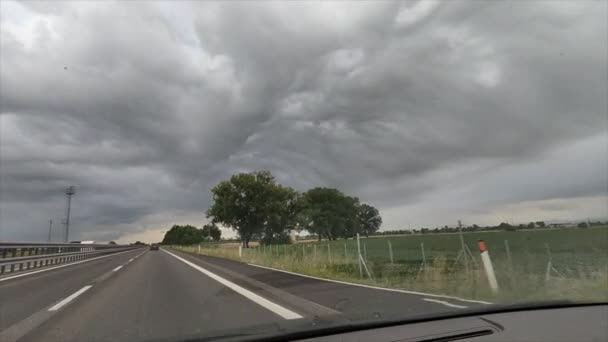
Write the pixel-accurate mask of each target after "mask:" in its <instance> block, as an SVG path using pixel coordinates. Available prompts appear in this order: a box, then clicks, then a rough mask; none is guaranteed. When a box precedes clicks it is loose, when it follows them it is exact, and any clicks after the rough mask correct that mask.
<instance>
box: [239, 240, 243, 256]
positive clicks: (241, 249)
mask: <svg viewBox="0 0 608 342" xmlns="http://www.w3.org/2000/svg"><path fill="white" fill-rule="evenodd" d="M242 258H243V245H242V244H240V245H239V259H242Z"/></svg>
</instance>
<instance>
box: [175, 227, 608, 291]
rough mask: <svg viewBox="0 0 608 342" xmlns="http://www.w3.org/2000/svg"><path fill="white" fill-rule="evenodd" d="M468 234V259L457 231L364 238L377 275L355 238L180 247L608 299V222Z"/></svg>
mask: <svg viewBox="0 0 608 342" xmlns="http://www.w3.org/2000/svg"><path fill="white" fill-rule="evenodd" d="M463 237H464V241H465V244H466V246H467V247H468V248H469V249H470V250H471V252H472V254H471V255H470V256H469V258H467V263H468V265H466V264H465V262H464V259H463V257H462V256H460V257H459V255H460V254H461V252H460V251H461V244H460V239H459V235H458V234H438V235H411V236H397V237H390V238H384V237H377V238H368V239H366V238H361V239H360V243H361V254H362V255H363V258H364V260H365V264H366V266H367V267H368V269H369V272H370V274H371V277H369V276H368V275H367V274H366V272H365V271H363V272H360V271H359V263H358V260H357V255H358V252H357V251H358V249H357V245H356V240H355V239H349V240H338V241H321V242H310V243H299V244H291V245H288V244H283V245H259V246H257V247H255V248H248V249H247V248H243V249H241V256H240V257H239V245H238V244H234V243H232V244H201V246H200V249H199V246H198V245H194V246H179V247H177V248H179V249H182V250H185V251H189V252H194V253H201V254H205V255H210V256H217V257H224V258H231V259H234V260H240V261H243V262H247V263H252V264H257V265H262V266H268V267H273V268H277V269H282V270H287V271H292V272H297V273H302V274H307V275H312V276H317V277H322V278H327V279H336V280H344V281H350V282H357V283H364V284H370V285H376V286H382V287H389V288H399V289H405V290H411V291H421V292H427V293H435V294H445V295H452V296H459V297H464V298H469V299H481V300H488V301H491V302H505V303H513V302H524V301H534V300H561V299H568V300H580V301H608V253H607V252H606V251H607V250H608V228H607V227H598V228H592V229H577V228H570V229H554V230H531V231H530V230H528V231H518V232H477V233H464V234H463ZM479 239H483V240H485V241H486V242H487V245H488V249H489V253H490V256H491V259H492V261H493V264H494V269H495V271H496V275H497V278H498V283H499V286H500V289H499V291H498V293H496V294H494V293H493V292H492V291H491V290H490V288H489V286H488V280H487V278H486V275H485V272H484V270H483V268H482V267H481V266H480V258H479V253H478V250H477V248H476V242H477V240H479ZM389 241H390V248H391V249H392V254H393V258H392V259H393V260H392V262H391V258H390V252H389V251H390V249H389ZM505 241H506V242H505ZM507 248H508V250H509V252H507ZM423 250H424V256H423ZM467 268H468V272H467Z"/></svg>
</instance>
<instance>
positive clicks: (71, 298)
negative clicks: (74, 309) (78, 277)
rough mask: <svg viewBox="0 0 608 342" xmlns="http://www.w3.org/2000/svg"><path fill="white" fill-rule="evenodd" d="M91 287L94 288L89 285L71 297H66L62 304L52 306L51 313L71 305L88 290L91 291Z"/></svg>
mask: <svg viewBox="0 0 608 342" xmlns="http://www.w3.org/2000/svg"><path fill="white" fill-rule="evenodd" d="M91 287H93V286H92V285H87V286H85V287H83V288H81V289H80V290H78V291H76V292H74V293H72V294H71V295H69V296H68V297H66V298H65V299H64V300H62V301H61V302H59V303H57V304H55V305H53V306H51V307H50V308H49V311H57V310H59V309H61V308H62V307H63V306H65V305H67V304H69V303H70V302H71V301H73V300H74V299H75V298H76V297H78V296H80V295H81V294H83V293H85V292H86V291H87V290H88V289H90V288H91Z"/></svg>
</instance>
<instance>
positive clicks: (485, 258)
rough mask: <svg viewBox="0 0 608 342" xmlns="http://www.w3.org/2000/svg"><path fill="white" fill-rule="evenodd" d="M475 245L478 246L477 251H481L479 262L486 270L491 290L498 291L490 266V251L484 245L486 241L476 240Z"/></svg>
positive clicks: (494, 275)
mask: <svg viewBox="0 0 608 342" xmlns="http://www.w3.org/2000/svg"><path fill="white" fill-rule="evenodd" d="M477 245H478V246H479V252H480V253H481V262H482V263H483V268H484V269H485V271H486V276H487V277H488V283H489V284H490V288H491V289H492V292H494V293H497V292H498V282H497V281H496V274H494V267H493V266H492V260H490V253H488V249H487V247H486V242H485V241H483V240H479V241H477Z"/></svg>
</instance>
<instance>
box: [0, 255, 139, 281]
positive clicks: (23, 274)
mask: <svg viewBox="0 0 608 342" xmlns="http://www.w3.org/2000/svg"><path fill="white" fill-rule="evenodd" d="M128 252H133V250H128V251H124V252H119V253H116V254H108V255H102V256H99V257H95V258H91V259H85V260H81V261H77V262H73V263H71V264H65V265H59V266H55V267H49V268H43V269H40V270H37V271H32V272H28V273H21V274H16V275H14V276H10V277H5V278H0V282H2V281H5V280H9V279H15V278H21V277H25V276H28V275H32V274H36V273H40V272H46V271H51V270H56V269H58V268H62V267H68V266H72V265H78V264H82V263H85V262H89V261H93V260H98V259H102V258H107V257H111V256H116V255H119V254H123V253H128ZM142 254H143V253H142Z"/></svg>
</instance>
